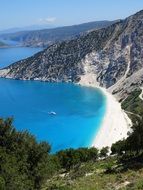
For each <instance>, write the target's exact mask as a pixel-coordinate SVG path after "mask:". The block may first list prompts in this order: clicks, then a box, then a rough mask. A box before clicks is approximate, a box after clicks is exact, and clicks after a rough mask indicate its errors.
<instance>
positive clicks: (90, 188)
mask: <svg viewBox="0 0 143 190" xmlns="http://www.w3.org/2000/svg"><path fill="white" fill-rule="evenodd" d="M130 164H131V166H132V167H128V169H126V168H124V166H123V165H122V164H119V163H118V162H117V159H116V158H114V157H111V158H108V159H106V160H100V161H98V162H88V163H85V164H82V165H81V166H80V167H78V168H75V169H72V170H70V171H69V172H68V173H64V174H63V173H59V175H56V176H54V177H53V178H52V179H50V180H48V181H47V183H46V184H45V186H44V187H43V188H42V190H143V164H142V163H138V165H139V166H140V167H138V169H136V164H137V163H136V164H135V163H130ZM133 164H135V165H134V166H135V167H133ZM109 168H110V170H109ZM129 168H130V169H129ZM109 171H110V172H109Z"/></svg>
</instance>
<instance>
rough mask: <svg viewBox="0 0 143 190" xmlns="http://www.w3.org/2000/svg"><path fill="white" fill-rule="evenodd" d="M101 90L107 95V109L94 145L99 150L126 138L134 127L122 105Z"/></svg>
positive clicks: (104, 91)
mask: <svg viewBox="0 0 143 190" xmlns="http://www.w3.org/2000/svg"><path fill="white" fill-rule="evenodd" d="M100 89H101V90H102V91H103V93H104V94H105V95H106V98H107V108H106V114H105V116H104V119H103V122H102V126H101V128H100V130H99V132H98V134H97V135H96V137H95V139H94V142H93V145H92V146H95V147H97V148H99V149H100V148H102V147H105V146H109V147H111V145H112V144H113V143H115V142H117V141H118V140H121V139H123V138H126V137H127V133H128V132H129V131H130V128H131V126H132V122H131V120H130V119H129V117H128V116H127V114H126V113H125V112H124V111H123V110H122V109H121V105H120V103H119V102H118V101H116V99H115V98H114V97H113V95H111V94H110V93H108V92H107V91H106V90H104V89H102V88H100Z"/></svg>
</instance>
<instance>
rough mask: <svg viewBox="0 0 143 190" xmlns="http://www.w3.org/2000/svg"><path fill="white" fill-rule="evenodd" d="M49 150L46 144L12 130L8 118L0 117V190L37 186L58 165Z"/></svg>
mask: <svg viewBox="0 0 143 190" xmlns="http://www.w3.org/2000/svg"><path fill="white" fill-rule="evenodd" d="M49 152H50V146H49V144H47V143H45V142H41V143H37V142H36V140H35V138H34V137H33V136H32V135H30V134H29V133H28V132H18V131H16V130H15V128H14V127H13V126H12V119H6V120H2V119H0V190H5V189H6V190H32V189H39V188H40V187H41V184H43V183H44V181H45V180H47V179H48V178H50V177H51V176H52V175H53V173H55V172H56V171H57V170H58V168H59V164H58V162H57V160H56V158H55V157H54V156H50V155H49Z"/></svg>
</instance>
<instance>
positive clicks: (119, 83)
mask: <svg viewBox="0 0 143 190" xmlns="http://www.w3.org/2000/svg"><path fill="white" fill-rule="evenodd" d="M0 76H1V77H6V78H14V79H22V80H31V79H32V80H42V81H52V82H53V81H56V82H61V81H65V82H80V83H84V84H89V83H91V84H95V85H99V86H103V87H105V88H107V89H108V90H109V91H110V92H112V93H113V94H114V95H115V96H116V97H117V98H118V99H123V98H125V97H126V95H127V94H128V93H130V92H131V91H132V90H134V89H135V88H137V87H138V86H141V85H142V84H143V11H140V12H138V13H137V14H135V15H133V16H130V17H129V18H127V19H125V20H123V21H119V22H118V23H115V24H113V25H111V26H109V27H107V28H103V29H100V30H96V31H93V32H89V33H88V34H86V35H83V36H81V37H79V38H77V39H74V40H70V41H64V42H61V43H57V44H54V45H52V46H50V47H49V48H47V49H45V50H44V51H42V52H40V53H38V54H36V55H34V56H33V57H30V58H28V59H25V60H22V61H19V62H17V63H14V64H12V65H11V66H9V67H7V68H5V69H4V70H1V71H0Z"/></svg>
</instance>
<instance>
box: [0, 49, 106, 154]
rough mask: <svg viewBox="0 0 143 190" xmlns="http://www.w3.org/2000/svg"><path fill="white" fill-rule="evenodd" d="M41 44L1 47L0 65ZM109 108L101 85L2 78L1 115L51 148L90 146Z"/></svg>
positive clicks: (37, 50)
mask: <svg viewBox="0 0 143 190" xmlns="http://www.w3.org/2000/svg"><path fill="white" fill-rule="evenodd" d="M40 50H41V48H30V47H18V46H17V47H12V48H1V49H0V68H5V67H6V66H8V65H10V64H11V63H13V62H16V61H18V60H21V59H24V58H27V57H29V56H32V55H34V54H35V53H37V52H39V51H40ZM105 112H106V97H105V95H104V94H103V92H102V91H101V90H100V89H98V88H92V87H83V86H80V85H76V84H72V83H48V82H40V81H20V80H11V79H3V78H1V79H0V117H2V118H7V117H13V118H14V126H15V127H16V129H17V130H20V131H25V130H27V131H28V132H30V133H31V134H32V135H34V136H35V137H36V139H37V141H38V142H41V141H46V142H48V143H49V144H50V145H51V152H52V153H54V152H57V151H60V150H63V149H68V148H79V147H91V146H92V143H93V141H94V139H95V137H96V135H97V133H98V132H99V130H100V127H101V125H102V121H103V118H104V116H105Z"/></svg>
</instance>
